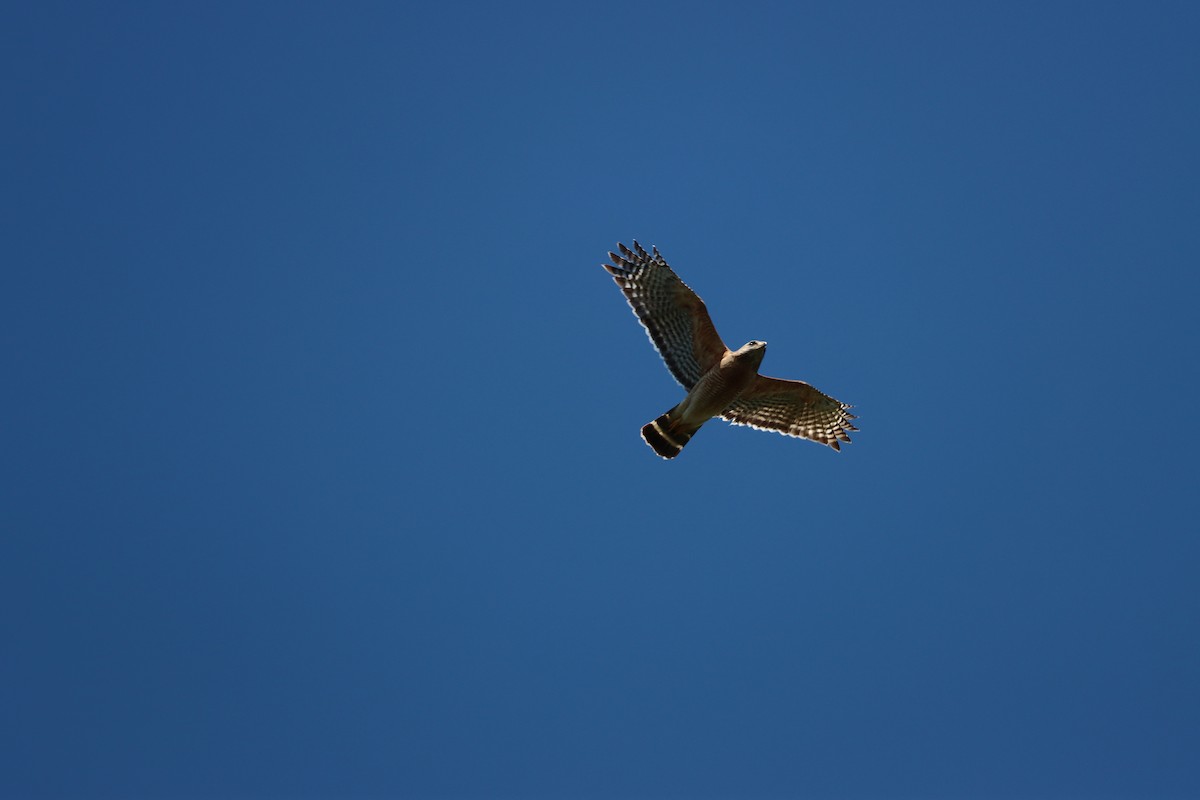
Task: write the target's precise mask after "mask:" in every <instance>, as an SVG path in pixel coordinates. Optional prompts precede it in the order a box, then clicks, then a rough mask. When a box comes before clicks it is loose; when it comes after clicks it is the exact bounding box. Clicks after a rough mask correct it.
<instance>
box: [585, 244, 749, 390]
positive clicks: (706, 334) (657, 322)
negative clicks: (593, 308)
mask: <svg viewBox="0 0 1200 800" xmlns="http://www.w3.org/2000/svg"><path fill="white" fill-rule="evenodd" d="M617 249H618V250H620V251H621V252H620V254H617V253H613V252H610V253H609V254H608V256H609V258H610V259H611V260H612V263H611V264H602V265H601V266H603V267H604V269H605V270H607V271H608V273H609V274H610V275H612V278H613V281H614V282H615V283H616V284H617V286H619V287H620V288H621V292H622V293H623V294H624V295H625V299H626V300H627V301H628V303H629V307H630V308H632V309H633V313H634V315H635V316H636V317H637V318H638V322H640V323H641V324H642V327H643V328H645V329H646V334H647V335H648V336H649V337H650V342H651V343H652V344H653V345H654V348H655V349H656V350H657V351H658V354H659V355H660V356H662V360H663V362H664V363H665V364H666V365H667V369H668V370H669V371H670V373H671V375H672V376H673V377H674V378H675V380H677V381H679V383H680V384H681V385H682V386H683V387H684V388H685V389H688V390H689V391H690V390H691V388H692V387H693V386H695V385H696V382H697V381H699V380H700V376H701V375H703V374H704V373H705V372H708V370H710V369H712V368H713V367H715V366H716V365H717V364H719V363H720V361H721V357H722V356H723V355H724V354H725V343H724V342H723V341H721V337H720V335H719V334H718V333H717V329H716V326H714V325H713V321H712V317H710V316H709V314H708V308H707V307H706V306H705V305H704V301H703V300H701V299H700V297H699V295H697V294H696V293H695V292H694V291H692V290H691V288H690V287H689V286H688V285H687V284H686V283H684V282H683V281H682V280H680V278H679V276H678V275H676V274H675V271H674V270H672V269H671V267H670V266H669V265H668V264H667V262H666V260H665V259H664V258H663V257H662V255H661V254H660V253H659V252H658V248H657V247H652V248H651V249H652V250H653V255H651V254H650V253H647V252H646V251H645V250H644V249H643V248H642V246H641V245H640V244H638V243H637V240H636V239H635V240H634V242H633V249H632V250H630V249H629V248H628V247H626V246H625V245H624V244H622V243H620V242H618V243H617Z"/></svg>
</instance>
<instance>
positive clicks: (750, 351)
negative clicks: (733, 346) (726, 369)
mask: <svg viewBox="0 0 1200 800" xmlns="http://www.w3.org/2000/svg"><path fill="white" fill-rule="evenodd" d="M766 354H767V343H766V342H760V341H757V340H755V341H752V342H746V343H745V344H744V345H742V346H741V347H739V348H738V349H737V350H734V351H733V357H734V358H736V359H737V360H738V361H744V362H746V363H748V364H750V365H751V366H753V367H754V368H755V369H758V365H759V364H761V363H762V360H763V356H765V355H766Z"/></svg>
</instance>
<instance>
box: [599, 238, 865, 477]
mask: <svg viewBox="0 0 1200 800" xmlns="http://www.w3.org/2000/svg"><path fill="white" fill-rule="evenodd" d="M617 248H618V249H619V250H620V251H621V254H620V255H617V254H616V253H612V252H610V253H609V254H608V257H609V258H610V259H611V260H612V263H611V264H604V265H603V266H604V268H605V269H606V270H608V272H609V273H610V274H611V275H612V276H613V280H614V281H616V283H617V286H620V287H621V291H622V292H624V293H625V297H626V299H628V300H629V305H630V307H632V308H633V313H634V314H636V315H637V318H638V320H639V321H640V322H641V323H642V326H643V327H644V328H645V329H646V333H648V334H650V341H651V342H653V343H654V346H655V347H656V348H657V349H658V352H659V355H661V356H662V359H663V361H665V362H666V364H667V369H668V370H670V371H671V374H672V375H673V376H675V380H677V381H679V383H681V384H682V385H683V388H684V389H687V397H685V398H683V402H681V403H680V404H679V405H677V406H675V407H674V408H672V409H671V410H670V411H668V412H667V413H665V414H663V415H662V416H661V417H659V418H658V419H656V420H654V421H653V422H649V423H647V424H646V425H644V426H643V427H642V438H643V439H645V440H646V444H648V445H650V446H651V447H652V448H654V452H656V453H658V454H659V455H660V456H662V457H663V458H674V457H675V456H677V455H679V453H680V452H681V451H682V450H683V446H684V445H685V444H687V443H688V440H689V439H691V438H692V436H693V435H694V434H695V433H696V431H698V430H699V429H700V426H701V425H703V424H704V423H705V422H707V421H708V420H710V419H712V418H713V417H717V416H719V417H721V418H722V419H725V420H728V421H729V422H732V423H733V424H734V425H749V426H750V427H752V428H758V429H759V430H766V431H777V432H778V433H782V434H784V435H786V436H796V437H799V438H801V439H811V440H812V441H814V442H820V443H821V444H827V445H829V446H830V447H832V448H833V449H834V450H841V447H842V446H841V442H849V441H850V435H849V433H848V431H853V430H858V429H857V428H855V427H854V425H853V424H852V423H851V420H852V419H854V418H855V416H854V415H853V414H851V413H850V411H849V409H850V406H848V405H846V404H845V403H840V402H838V401H837V400H834V399H833V398H832V397H830V396H828V395H826V394H822V393H821V392H819V391H817V390H816V389H814V388H813V387H811V386H809V385H808V384H807V383H804V382H803V381H787V380H782V379H780V378H768V377H766V376H765V375H759V374H758V365H759V364H761V363H762V360H763V355H765V354H766V351H767V343H766V342H758V341H753V342H747V343H746V344H744V345H742V346H741V347H740V348H738V349H737V350H730V349H729V348H727V347H726V346H725V343H724V342H723V341H721V337H720V336H719V335H718V334H717V329H716V328H715V327H713V322H712V318H710V317H709V316H708V309H706V308H705V307H704V301H703V300H701V299H700V298H699V297H698V296H697V295H696V293H695V292H693V291H692V290H691V289H689V288H688V286H687V284H685V283H684V282H683V281H681V280H680V279H679V276H678V275H676V274H675V272H674V271H673V270H672V269H671V268H670V267H669V266H667V262H666V261H665V260H664V259H663V257H662V256H661V255H659V252H658V248H657V247H655V248H652V249H653V250H654V254H653V255H651V254H650V253H647V252H646V251H645V250H643V249H642V246H641V245H639V244H638V243H637V241H636V240H635V241H634V243H633V250H630V249H629V248H628V247H626V246H625V245H623V244H620V243H618V244H617Z"/></svg>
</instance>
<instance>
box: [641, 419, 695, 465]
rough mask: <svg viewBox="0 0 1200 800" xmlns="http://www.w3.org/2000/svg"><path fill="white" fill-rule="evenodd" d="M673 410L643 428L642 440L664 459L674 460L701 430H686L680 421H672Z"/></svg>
mask: <svg viewBox="0 0 1200 800" xmlns="http://www.w3.org/2000/svg"><path fill="white" fill-rule="evenodd" d="M674 411H675V409H671V410H670V411H668V412H667V413H665V414H663V415H662V416H661V417H659V418H658V419H656V420H654V421H653V422H648V423H646V424H645V425H643V426H642V438H643V439H645V440H646V444H648V445H650V447H651V448H652V449H653V450H654V452H656V453H658V454H659V455H660V456H662V457H663V458H674V457H675V456H677V455H679V454H680V453H681V452H682V451H683V446H684V445H686V444H687V443H688V441H690V440H691V438H692V435H693V434H695V433H696V431H698V430H699V428H692V429H691V430H686V429H685V428H684V427H683V425H681V424H680V421H679V420H678V419H672V418H671V413H672V412H674Z"/></svg>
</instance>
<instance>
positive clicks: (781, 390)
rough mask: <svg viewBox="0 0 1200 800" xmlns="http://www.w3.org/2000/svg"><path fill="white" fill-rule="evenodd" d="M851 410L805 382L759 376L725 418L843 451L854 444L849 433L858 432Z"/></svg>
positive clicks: (722, 414) (726, 413) (735, 423)
mask: <svg viewBox="0 0 1200 800" xmlns="http://www.w3.org/2000/svg"><path fill="white" fill-rule="evenodd" d="M849 408H850V406H848V405H846V404H845V403H840V402H838V401H837V400H834V399H833V398H832V397H830V396H829V395H827V394H822V393H821V392H819V391H817V390H816V389H814V388H813V387H811V386H809V385H808V384H807V383H804V382H803V381H785V380H781V379H780V378H768V377H767V376H765V375H759V376H758V377H757V378H755V379H754V383H753V385H751V387H750V388H749V389H747V390H746V391H745V392H743V393H742V395H741V397H739V398H738V399H737V400H735V401H734V402H733V404H732V405H731V406H729V408H727V409H725V410H724V411H723V412H721V417H722V418H723V419H727V420H729V421H730V422H732V423H733V424H734V425H749V426H750V427H752V428H758V429H759V430H764V431H777V432H779V433H782V434H784V435H785V436H797V437H799V438H801V439H812V440H813V441H814V442H820V443H821V444H827V445H829V446H830V447H832V448H833V449H834V450H841V449H842V446H841V444H840V442H849V441H850V435H849V433H848V431H856V430H858V428H856V427H854V425H853V424H852V423H851V422H850V420H852V419H855V416H854V415H853V414H851V413H850V411H849Z"/></svg>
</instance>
